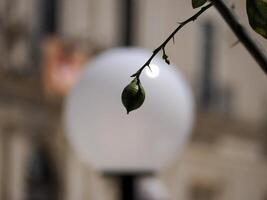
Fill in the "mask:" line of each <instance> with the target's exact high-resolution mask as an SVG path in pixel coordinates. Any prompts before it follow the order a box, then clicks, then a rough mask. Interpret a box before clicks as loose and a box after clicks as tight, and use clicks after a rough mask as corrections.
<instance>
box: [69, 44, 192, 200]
mask: <svg viewBox="0 0 267 200" xmlns="http://www.w3.org/2000/svg"><path fill="white" fill-rule="evenodd" d="M150 55H151V53H150V52H149V51H146V50H144V49H141V48H117V49H112V50H108V51H106V52H104V53H102V54H101V55H99V56H98V57H97V58H95V59H94V60H93V61H91V62H90V63H88V66H87V67H86V68H85V71H84V72H83V74H82V76H81V78H80V80H79V81H77V83H76V85H75V86H74V87H73V89H72V90H71V91H70V93H69V95H68V96H67V98H66V103H65V113H64V114H65V115H64V116H65V120H64V122H65V127H66V133H67V138H68V139H69V142H70V144H71V145H72V147H73V149H74V150H75V151H76V152H77V154H78V156H80V158H81V159H82V160H83V161H85V163H87V164H88V165H90V166H92V167H94V168H95V169H97V170H100V171H102V172H104V173H106V174H110V175H118V176H120V177H122V180H123V177H124V178H127V180H128V181H127V180H126V183H125V184H126V185H127V184H128V185H132V181H133V179H134V177H136V176H137V175H142V174H149V173H155V172H157V171H159V170H161V169H162V168H164V167H166V166H167V165H168V164H169V163H170V162H171V161H174V160H175V159H177V157H178V156H179V154H180V153H181V151H182V149H183V147H184V145H185V143H186V141H187V140H188V137H189V135H190V132H191V129H192V124H193V113H194V112H193V110H194V108H193V107H194V106H193V98H192V93H191V90H190V88H189V86H188V85H187V83H186V81H185V80H184V79H183V77H182V76H181V74H180V73H179V72H178V71H177V69H176V68H175V66H169V65H167V64H165V63H164V61H162V60H161V59H160V58H155V59H154V60H153V62H152V63H151V71H149V69H147V70H146V71H144V73H143V74H142V75H141V77H140V79H141V82H142V85H143V87H144V89H145V91H146V99H145V102H144V104H143V105H142V107H141V108H139V109H138V110H135V111H132V112H131V113H130V114H129V115H127V114H126V110H125V108H124V107H123V105H122V103H121V99H120V98H121V92H122V90H123V88H124V87H125V86H126V85H127V84H128V83H129V82H130V81H131V79H132V78H130V75H131V74H133V73H134V72H135V71H136V70H137V69H138V68H139V67H140V66H141V65H142V64H143V63H144V62H145V61H146V60H147V59H148V58H149V56H150ZM125 190H127V188H126V189H125ZM128 190H129V188H128ZM126 193H130V190H129V191H128V192H126ZM123 195H127V194H123ZM123 198H125V199H126V196H124V197H123ZM130 199H133V198H132V197H130V196H127V200H130Z"/></svg>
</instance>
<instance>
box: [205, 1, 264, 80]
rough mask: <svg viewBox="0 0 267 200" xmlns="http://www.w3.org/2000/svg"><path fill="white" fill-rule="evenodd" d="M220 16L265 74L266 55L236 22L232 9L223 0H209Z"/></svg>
mask: <svg viewBox="0 0 267 200" xmlns="http://www.w3.org/2000/svg"><path fill="white" fill-rule="evenodd" d="M210 1H211V2H212V3H213V5H214V6H215V8H216V9H217V10H218V12H219V13H220V14H221V16H222V18H223V19H224V20H225V21H226V23H227V24H228V25H229V27H230V28H231V29H232V31H233V32H234V34H235V35H236V37H237V38H238V40H239V41H240V42H241V43H242V44H243V45H244V46H245V47H246V49H247V50H248V52H249V53H250V55H251V56H252V57H253V58H254V59H255V61H256V62H257V63H258V64H259V66H260V67H261V69H262V70H263V71H264V72H265V74H266V75H267V56H266V54H265V53H264V51H263V50H262V49H260V47H259V46H257V43H256V42H255V41H254V40H253V39H252V37H251V36H250V35H249V33H248V32H247V31H246V29H245V28H244V27H243V26H242V25H241V24H240V23H239V22H238V20H237V18H236V16H235V15H234V14H233V12H232V10H231V9H230V8H229V7H228V6H227V5H226V4H225V2H224V1H223V0H210Z"/></svg>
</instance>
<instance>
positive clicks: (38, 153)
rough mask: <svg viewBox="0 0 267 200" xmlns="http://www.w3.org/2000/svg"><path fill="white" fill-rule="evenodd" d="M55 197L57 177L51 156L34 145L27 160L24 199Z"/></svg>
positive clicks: (55, 199)
mask: <svg viewBox="0 0 267 200" xmlns="http://www.w3.org/2000/svg"><path fill="white" fill-rule="evenodd" d="M57 199H58V184H57V177H56V173H55V169H54V166H53V164H52V162H51V158H50V157H49V154H47V152H46V151H45V150H44V149H43V148H42V147H35V148H34V149H33V152H32V155H31V156H30V158H29V162H28V169H27V194H26V200H57Z"/></svg>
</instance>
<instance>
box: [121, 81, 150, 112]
mask: <svg viewBox="0 0 267 200" xmlns="http://www.w3.org/2000/svg"><path fill="white" fill-rule="evenodd" d="M144 100H145V90H144V88H143V87H142V85H141V83H140V81H139V82H138V81H137V79H134V80H133V81H132V82H131V83H130V84H129V85H127V86H126V87H125V88H124V89H123V91H122V94H121V101H122V103H123V105H124V107H125V108H126V110H127V114H129V112H131V111H132V110H135V109H137V108H139V107H140V106H141V105H142V104H143V103H144Z"/></svg>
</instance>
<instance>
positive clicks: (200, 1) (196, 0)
mask: <svg viewBox="0 0 267 200" xmlns="http://www.w3.org/2000/svg"><path fill="white" fill-rule="evenodd" d="M206 2H207V0H192V6H193V8H198V7H200V6H202V5H204V4H205V3H206Z"/></svg>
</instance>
